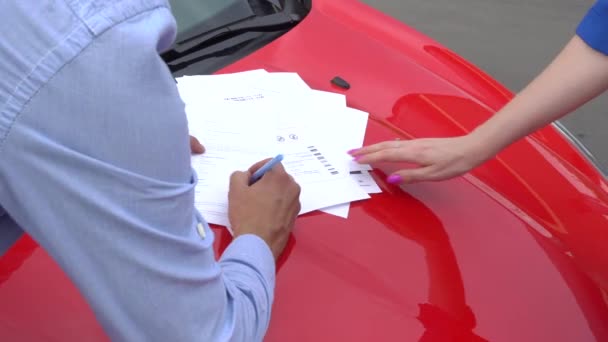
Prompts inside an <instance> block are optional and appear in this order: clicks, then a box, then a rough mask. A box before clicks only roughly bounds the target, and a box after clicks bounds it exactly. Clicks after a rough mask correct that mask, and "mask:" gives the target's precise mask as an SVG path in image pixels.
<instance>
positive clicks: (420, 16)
mask: <svg viewBox="0 0 608 342" xmlns="http://www.w3.org/2000/svg"><path fill="white" fill-rule="evenodd" d="M362 1H363V2H365V3H367V4H369V5H371V6H372V7H375V8H376V9H378V10H380V11H383V12H385V13H387V14H389V15H391V16H393V17H395V18H397V19H399V20H401V21H402V22H404V23H406V24H408V25H409V26H412V27H414V28H415V29H417V30H418V31H420V32H422V33H424V34H426V35H428V36H430V37H431V38H433V39H435V40H436V41H438V42H440V43H441V44H443V45H445V46H447V47H448V48H450V49H451V50H453V51H455V52H456V53H458V54H459V55H461V56H463V57H464V58H466V59H467V60H469V61H471V62H472V63H473V64H475V65H477V66H478V67H480V68H481V69H482V70H484V71H485V72H486V73H488V74H489V75H491V76H492V77H494V78H495V79H497V80H498V81H500V82H501V83H502V84H504V85H505V86H506V87H507V88H509V89H511V91H513V92H517V91H519V90H521V89H522V88H523V87H524V86H525V85H526V84H527V83H528V82H530V81H531V80H532V79H533V78H534V76H536V75H537V74H538V73H539V72H540V71H542V69H543V68H544V67H545V66H546V65H547V64H548V63H549V62H550V61H551V60H552V59H553V57H555V55H556V54H557V53H558V52H559V51H560V50H561V48H562V47H563V46H564V44H565V43H566V42H567V41H568V40H569V39H570V38H571V37H572V36H573V34H574V31H575V29H576V26H577V24H578V23H579V21H580V20H581V18H582V17H583V16H584V15H585V13H586V12H587V10H588V9H589V7H590V6H591V5H592V4H593V3H594V1H591V0H583V1H580V0H526V1H524V0H362ZM607 105H608V94H604V95H602V96H600V97H599V98H596V99H595V100H593V101H592V102H590V103H588V104H586V105H585V106H583V107H581V108H580V109H578V110H577V111H575V112H573V113H571V114H569V115H568V116H566V117H565V118H563V119H562V120H561V122H562V123H563V124H564V125H565V126H566V127H567V128H568V129H569V130H570V131H571V132H573V133H574V134H575V135H576V136H577V137H578V138H579V140H580V141H582V142H583V143H584V144H585V146H587V148H588V149H589V150H590V151H591V152H592V153H593V154H594V155H595V156H596V158H597V159H598V160H599V161H600V164H602V165H603V167H604V168H605V169H606V170H608V148H607V147H608V129H607V128H608V110H607V108H608V107H607Z"/></svg>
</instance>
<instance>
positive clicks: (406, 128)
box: [0, 0, 608, 342]
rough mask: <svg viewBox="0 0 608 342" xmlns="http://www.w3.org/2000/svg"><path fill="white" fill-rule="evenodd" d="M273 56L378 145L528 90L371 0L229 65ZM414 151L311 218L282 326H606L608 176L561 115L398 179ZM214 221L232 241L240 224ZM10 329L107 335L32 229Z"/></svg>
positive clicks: (423, 329)
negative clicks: (426, 172) (364, 192)
mask: <svg viewBox="0 0 608 342" xmlns="http://www.w3.org/2000/svg"><path fill="white" fill-rule="evenodd" d="M258 68H264V69H266V70H268V71H291V72H297V73H299V74H300V76H301V77H302V78H303V79H304V80H305V81H306V82H307V83H308V84H309V85H310V86H311V87H313V88H316V89H321V90H329V91H334V92H341V93H344V94H345V95H346V96H347V100H348V104H349V106H350V107H354V108H357V109H361V110H364V111H367V112H369V113H370V120H369V123H368V128H367V133H366V139H365V143H366V144H371V143H376V142H380V141H384V140H391V139H396V138H400V139H411V138H421V137H440V136H457V135H462V134H466V133H467V132H469V131H471V130H472V129H473V128H474V127H476V126H477V125H479V124H480V123H481V122H483V121H484V120H486V119H487V118H488V117H490V116H491V115H492V114H493V113H494V112H495V111H496V110H498V109H499V108H500V107H501V106H503V105H504V104H505V103H506V102H507V101H508V100H509V99H510V98H511V97H512V94H511V93H510V92H509V91H508V90H507V89H505V88H504V87H503V86H501V85H500V84H499V83H497V82H496V81H494V80H493V79H492V78H490V77H489V76H487V75H486V74H484V73H483V72H482V71H480V70H479V69H477V68H476V67H474V66H472V65H471V64H469V63H468V62H466V61H465V60H463V59H462V58H460V57H459V56H457V55H456V54H454V53H453V52H451V51H449V50H448V49H446V48H445V47H443V46H441V45H440V44H438V43H436V42H434V41H433V40H431V39H429V38H427V37H425V36H423V35H421V34H420V33H418V32H416V31H414V30H413V29H411V28H409V27H407V26H405V25H404V24H402V23H400V22H398V21H396V20H394V19H391V18H390V17H388V16H386V15H383V14H381V13H379V12H377V11H375V10H373V9H372V8H370V7H369V6H367V5H364V4H362V3H360V2H358V1H355V0H315V1H313V7H312V10H311V12H310V13H309V14H308V16H307V17H306V18H305V19H304V20H303V22H302V23H300V24H299V25H298V26H297V27H295V28H294V29H292V30H291V31H289V32H288V33H286V34H285V35H283V36H282V37H280V38H279V39H277V40H275V41H273V42H272V43H270V44H269V45H267V46H265V47H263V48H262V49H260V50H258V51H256V52H255V53H253V54H251V55H249V56H247V57H246V58H243V59H241V60H239V61H238V62H236V63H234V64H232V65H230V66H229V67H227V68H225V69H223V70H221V71H220V72H222V73H225V72H236V71H243V70H249V69H258ZM335 76H340V77H341V78H343V79H345V80H346V81H347V82H348V83H349V84H350V85H351V88H350V89H349V90H343V89H340V88H337V87H336V86H334V85H332V84H331V83H330V80H331V79H332V78H334V77H335ZM345 129H347V127H345ZM353 147H356V146H353ZM402 166H403V165H396V164H382V165H375V170H374V171H373V175H374V177H375V179H376V181H377V182H378V183H379V185H380V186H381V188H382V189H383V193H382V194H377V195H372V198H371V199H370V200H366V201H362V202H359V203H355V204H353V205H352V209H351V213H350V216H349V218H348V219H346V220H345V219H341V218H337V217H334V216H330V215H327V214H324V213H321V212H314V213H311V214H307V215H304V216H302V217H300V218H299V219H298V220H297V224H296V228H295V230H294V232H293V235H292V239H291V240H290V243H289V244H288V247H287V249H286V251H285V253H284V255H283V256H282V258H281V259H280V260H279V262H278V269H277V286H276V297H275V303H274V307H273V316H272V321H271V324H270V327H269V330H268V333H267V336H266V341H290V342H297V341H418V340H421V341H484V340H488V341H593V340H597V341H608V184H607V183H606V179H605V178H604V177H603V176H602V174H601V173H600V172H599V171H598V170H597V168H596V167H594V165H593V164H592V163H591V162H589V160H588V159H586V158H585V157H584V156H583V154H582V153H581V152H580V151H579V150H578V149H577V148H576V147H575V145H574V144H572V143H571V142H570V141H569V140H568V139H566V138H565V136H564V135H563V134H562V133H561V132H560V131H559V130H558V129H557V128H556V127H555V126H550V127H547V128H545V129H543V130H541V131H539V132H537V133H535V134H534V135H532V136H530V137H528V138H526V139H524V140H521V141H519V142H517V143H515V144H513V145H512V146H510V147H509V148H507V149H506V150H505V151H503V152H502V153H500V154H499V155H498V156H497V157H496V158H495V159H492V160H490V161H488V162H487V163H486V164H484V165H483V166H481V167H479V168H477V169H475V170H474V171H473V172H471V173H470V174H467V175H465V176H464V177H459V178H455V179H452V180H448V181H444V182H437V183H422V184H415V185H406V186H402V187H397V186H393V185H390V184H388V183H386V182H385V177H386V175H388V174H390V172H391V171H393V170H395V169H398V168H400V167H402ZM214 230H215V232H216V240H217V241H216V242H217V251H218V253H221V250H222V249H223V248H225V247H226V245H227V244H228V243H229V242H230V240H231V237H230V235H229V234H228V233H227V232H226V230H224V229H223V228H220V227H214ZM167 315H171V313H167ZM0 340H1V341H104V340H107V337H106V336H105V335H104V333H103V331H102V329H101V328H100V326H99V325H98V323H97V322H96V320H95V317H94V315H93V314H92V311H91V310H90V308H89V307H88V304H87V303H86V302H85V301H84V299H83V298H82V297H81V295H80V294H79V292H78V290H77V289H76V288H75V287H74V285H73V284H72V283H71V282H70V280H69V279H68V278H67V277H66V276H65V274H64V273H63V272H62V271H61V270H60V269H59V267H58V266H57V265H56V264H55V262H54V261H53V260H52V259H51V258H50V257H49V256H48V255H47V253H46V252H45V251H44V250H43V249H42V248H40V247H38V245H37V244H36V243H35V242H33V241H32V240H31V239H30V238H29V237H28V236H23V237H22V238H21V239H20V240H19V241H18V242H17V243H16V244H15V245H14V246H13V247H12V248H11V249H10V250H9V251H8V252H7V253H5V254H4V255H3V256H2V257H1V259H0Z"/></svg>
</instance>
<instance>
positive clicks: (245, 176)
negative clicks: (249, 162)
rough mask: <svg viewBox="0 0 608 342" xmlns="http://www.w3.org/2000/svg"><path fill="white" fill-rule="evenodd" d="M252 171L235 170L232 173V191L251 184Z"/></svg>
mask: <svg viewBox="0 0 608 342" xmlns="http://www.w3.org/2000/svg"><path fill="white" fill-rule="evenodd" d="M250 178H251V173H250V172H243V171H235V172H233V173H232V175H230V191H234V190H236V189H239V188H242V187H247V186H249V179H250Z"/></svg>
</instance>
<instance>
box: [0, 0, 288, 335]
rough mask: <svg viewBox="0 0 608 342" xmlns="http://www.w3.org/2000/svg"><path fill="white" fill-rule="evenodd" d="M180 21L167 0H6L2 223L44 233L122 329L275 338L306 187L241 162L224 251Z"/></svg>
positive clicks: (108, 322) (2, 19) (0, 83)
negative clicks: (188, 91) (182, 92)
mask: <svg viewBox="0 0 608 342" xmlns="http://www.w3.org/2000/svg"><path fill="white" fill-rule="evenodd" d="M175 31H176V28H175V22H174V19H173V17H172V15H171V12H170V9H169V7H168V4H167V2H166V1H162V0H122V1H120V0H116V1H104V0H90V1H76V0H54V1H53V0H37V1H34V0H19V1H17V0H14V1H2V2H0V32H2V35H1V37H0V56H1V59H2V63H1V64H0V230H2V229H10V227H14V226H18V227H21V229H23V230H25V231H26V232H27V233H29V234H30V235H31V236H32V237H33V238H34V239H35V240H36V241H37V242H38V243H39V244H40V245H42V246H43V247H44V248H45V249H46V250H47V251H48V252H49V253H50V254H51V255H52V256H53V258H54V259H55V260H56V261H57V262H58V263H59V264H60V265H61V267H62V268H63V269H64V270H65V271H66V273H67V274H68V275H69V276H70V278H71V279H72V280H73V281H74V283H75V284H76V285H77V286H78V288H79V289H80V291H81V292H82V293H83V295H84V296H85V297H86V299H87V300H88V302H89V303H90V304H91V306H92V308H93V310H94V312H95V314H96V316H97V318H98V320H99V321H100V323H101V324H102V326H103V328H104V330H105V331H106V333H107V334H108V335H109V337H110V338H112V339H113V340H118V341H260V340H262V338H263V336H264V334H265V332H266V329H267V327H268V321H269V318H270V310H271V305H272V301H273V291H274V281H275V278H274V277H275V258H276V257H277V256H278V255H279V254H280V253H281V251H282V249H283V248H284V246H285V243H286V240H287V238H288V235H289V232H290V230H291V228H292V227H293V223H294V220H295V217H296V215H297V213H298V211H299V201H298V195H299V187H298V186H297V184H295V183H294V182H293V179H292V178H291V177H290V176H289V175H288V174H287V173H285V171H284V169H283V168H282V167H280V166H279V167H277V168H275V169H273V170H272V171H270V172H269V173H267V174H266V175H265V176H264V177H263V178H262V180H260V181H259V182H258V183H256V184H255V185H253V186H251V187H249V186H248V180H249V177H250V175H251V172H252V171H254V170H256V169H257V168H258V167H259V166H260V165H259V164H258V165H254V166H253V167H252V169H250V170H248V171H245V172H236V173H235V174H233V176H232V178H231V184H230V186H231V188H230V195H229V197H230V198H229V203H230V208H229V216H230V221H231V224H232V226H233V229H234V232H235V239H234V240H233V242H232V243H231V245H230V246H228V248H227V249H226V251H225V252H224V253H223V255H222V257H221V259H220V260H219V262H216V260H215V257H214V252H213V248H212V245H213V232H212V231H211V230H210V229H209V227H208V226H207V224H206V223H205V222H204V220H203V218H202V217H200V215H199V214H198V213H197V211H196V210H195V209H194V205H193V199H194V192H193V188H194V185H195V181H196V176H195V175H194V174H193V172H192V169H191V167H190V147H189V142H188V125H187V122H186V116H185V113H184V104H183V103H182V102H181V100H180V98H179V96H178V93H177V89H176V87H175V82H174V80H173V78H172V76H171V74H170V72H169V71H168V69H167V67H166V66H165V64H164V63H163V61H162V59H161V58H160V57H159V55H158V53H159V52H160V51H162V50H163V49H167V48H168V47H169V46H170V45H171V44H172V42H173V39H174V36H175ZM197 227H199V228H201V229H204V231H202V232H201V231H200V230H197Z"/></svg>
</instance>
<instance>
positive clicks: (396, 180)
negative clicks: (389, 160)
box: [386, 175, 403, 184]
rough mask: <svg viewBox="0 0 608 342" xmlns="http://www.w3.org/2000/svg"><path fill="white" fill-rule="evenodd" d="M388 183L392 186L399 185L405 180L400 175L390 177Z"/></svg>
mask: <svg viewBox="0 0 608 342" xmlns="http://www.w3.org/2000/svg"><path fill="white" fill-rule="evenodd" d="M386 181H387V182H389V183H391V184H399V183H401V182H402V181H403V178H401V176H399V175H390V176H389V177H388V178H387V179H386Z"/></svg>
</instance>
